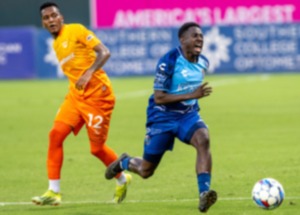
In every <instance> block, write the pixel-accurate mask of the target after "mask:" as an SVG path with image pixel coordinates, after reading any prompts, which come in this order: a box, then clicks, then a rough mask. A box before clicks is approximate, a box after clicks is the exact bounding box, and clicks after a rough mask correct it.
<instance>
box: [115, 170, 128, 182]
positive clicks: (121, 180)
mask: <svg viewBox="0 0 300 215" xmlns="http://www.w3.org/2000/svg"><path fill="white" fill-rule="evenodd" d="M126 181H127V180H126V177H125V174H124V173H123V172H122V173H121V175H120V177H119V178H117V184H118V185H122V184H125V183H126Z"/></svg>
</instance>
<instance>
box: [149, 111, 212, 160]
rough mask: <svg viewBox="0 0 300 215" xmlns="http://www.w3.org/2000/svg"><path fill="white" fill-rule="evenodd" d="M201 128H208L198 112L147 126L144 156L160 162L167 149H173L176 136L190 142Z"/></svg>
mask: <svg viewBox="0 0 300 215" xmlns="http://www.w3.org/2000/svg"><path fill="white" fill-rule="evenodd" d="M199 128H207V126H206V124H205V123H204V121H203V120H202V119H201V117H200V115H199V113H198V112H191V113H188V114H185V115H183V116H182V117H181V118H179V119H178V118H177V119H172V120H168V121H167V122H159V123H153V124H151V125H149V126H148V127H147V134H146V136H145V141H144V156H143V158H144V159H145V160H147V161H149V162H154V163H158V162H159V161H160V159H161V157H162V155H163V154H164V153H165V152H166V151H167V150H172V149H173V146H174V141H175V138H176V137H177V138H178V139H179V140H181V141H182V142H184V143H187V144H189V143H190V140H191V138H192V136H193V134H194V133H195V131H196V130H197V129H199Z"/></svg>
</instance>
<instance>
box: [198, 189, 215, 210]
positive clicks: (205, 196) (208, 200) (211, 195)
mask: <svg viewBox="0 0 300 215" xmlns="http://www.w3.org/2000/svg"><path fill="white" fill-rule="evenodd" d="M217 198H218V195H217V192H216V191H214V190H209V191H206V192H203V193H201V195H200V202H199V211H200V212H202V213H205V212H207V211H208V209H209V208H210V207H211V206H212V205H213V204H215V203H216V201H217Z"/></svg>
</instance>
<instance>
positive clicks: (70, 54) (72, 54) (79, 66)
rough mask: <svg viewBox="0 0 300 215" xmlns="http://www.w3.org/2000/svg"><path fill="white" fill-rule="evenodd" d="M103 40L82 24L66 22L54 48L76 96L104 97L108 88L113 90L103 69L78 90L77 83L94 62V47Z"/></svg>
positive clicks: (71, 89)
mask: <svg viewBox="0 0 300 215" xmlns="http://www.w3.org/2000/svg"><path fill="white" fill-rule="evenodd" d="M100 43H101V41H100V40H99V39H98V38H97V37H96V35H95V34H94V33H93V32H92V31H90V30H88V29H86V28H85V27H84V26H83V25H81V24H64V25H63V27H62V29H61V31H60V32H59V35H58V37H57V38H56V39H55V40H54V43H53V48H54V50H55V52H56V56H57V58H58V61H59V64H60V66H61V68H62V70H63V72H64V74H65V75H66V76H67V77H68V79H69V81H70V93H71V94H73V95H74V96H76V97H80V98H82V97H84V98H86V97H99V96H100V97H101V96H102V97H103V96H108V95H107V93H104V94H103V91H105V90H106V89H107V88H109V89H108V90H109V91H111V92H112V89H111V84H110V81H109V79H108V77H107V75H106V73H105V71H104V70H103V69H99V70H98V71H96V72H94V74H93V77H92V78H91V80H90V82H89V83H88V85H87V86H86V88H85V89H84V91H83V90H80V91H79V90H77V89H76V88H75V83H76V81H77V80H78V79H79V77H80V76H81V75H82V74H83V73H84V72H85V71H86V70H87V69H88V68H89V67H90V66H91V65H92V64H93V63H94V61H95V59H96V53H95V51H94V50H93V48H94V47H95V46H96V45H98V44H100Z"/></svg>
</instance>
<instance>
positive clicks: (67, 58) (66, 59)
mask: <svg viewBox="0 0 300 215" xmlns="http://www.w3.org/2000/svg"><path fill="white" fill-rule="evenodd" d="M74 56H75V55H74V53H73V52H72V53H71V54H69V55H68V56H67V57H65V58H63V59H62V60H61V61H60V62H59V64H60V66H62V65H64V64H65V63H67V62H68V61H69V60H71V59H73V58H74Z"/></svg>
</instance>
